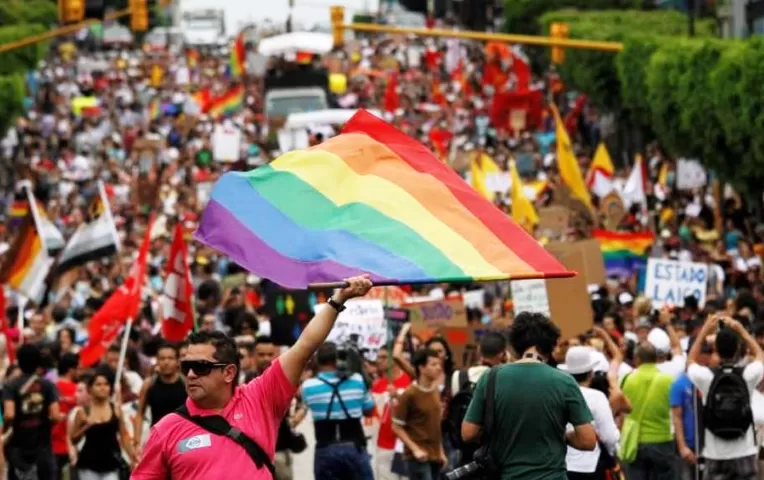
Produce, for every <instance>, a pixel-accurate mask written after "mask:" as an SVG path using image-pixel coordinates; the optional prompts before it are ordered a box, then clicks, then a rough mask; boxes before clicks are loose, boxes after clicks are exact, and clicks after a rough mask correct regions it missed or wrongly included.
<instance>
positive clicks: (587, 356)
mask: <svg viewBox="0 0 764 480" xmlns="http://www.w3.org/2000/svg"><path fill="white" fill-rule="evenodd" d="M592 353H594V352H593V351H592V349H591V348H589V347H570V348H569V349H568V353H567V354H566V355H565V363H563V364H561V365H558V366H557V368H559V369H560V370H562V371H563V372H568V373H570V374H571V375H578V374H580V373H588V372H591V371H593V370H594V367H595V365H596V364H597V359H595V358H594V356H593V355H592Z"/></svg>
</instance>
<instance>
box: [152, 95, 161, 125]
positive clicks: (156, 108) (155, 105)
mask: <svg viewBox="0 0 764 480" xmlns="http://www.w3.org/2000/svg"><path fill="white" fill-rule="evenodd" d="M161 115H162V104H161V103H160V102H159V100H157V99H154V100H152V101H151V103H149V120H158V119H159V117H160V116H161Z"/></svg>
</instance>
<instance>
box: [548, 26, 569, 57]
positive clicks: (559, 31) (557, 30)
mask: <svg viewBox="0 0 764 480" xmlns="http://www.w3.org/2000/svg"><path fill="white" fill-rule="evenodd" d="M549 30H550V32H549V35H550V36H551V37H552V38H554V39H562V38H568V24H567V23H562V22H553V23H552V25H551V28H550V29H549ZM564 61H565V49H564V48H563V47H552V63H556V64H557V65H559V64H561V63H562V62H564Z"/></svg>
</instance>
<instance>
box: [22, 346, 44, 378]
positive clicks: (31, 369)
mask: <svg viewBox="0 0 764 480" xmlns="http://www.w3.org/2000/svg"><path fill="white" fill-rule="evenodd" d="M16 359H17V360H18V363H19V368H20V369H21V371H22V372H24V374H26V375H32V374H33V373H35V372H36V371H37V369H38V368H40V366H41V365H42V352H41V351H40V347H38V346H37V345H33V344H31V343H25V344H23V345H21V346H20V347H19V349H18V350H17V351H16Z"/></svg>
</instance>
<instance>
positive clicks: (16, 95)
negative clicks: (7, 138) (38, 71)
mask: <svg viewBox="0 0 764 480" xmlns="http://www.w3.org/2000/svg"><path fill="white" fill-rule="evenodd" d="M56 16H57V10H56V6H55V4H51V3H50V2H48V1H47V0H28V1H25V2H21V1H18V0H6V1H5V2H0V25H9V26H4V27H0V45H5V44H9V43H13V42H16V41H18V40H22V39H24V38H27V37H30V36H33V35H38V34H40V33H43V32H45V31H48V30H49V29H50V26H51V25H52V24H53V23H54V22H55V21H56ZM47 48H48V47H47V42H38V43H36V44H33V45H28V46H24V47H21V48H16V49H14V50H10V51H7V52H4V53H0V112H1V113H0V136H2V135H4V134H5V131H6V130H7V129H8V127H9V126H10V125H12V124H13V122H14V121H15V119H16V117H17V116H18V115H20V114H21V113H23V111H24V97H25V96H26V85H25V75H26V73H27V72H29V71H30V70H34V69H35V68H37V66H38V65H39V63H40V60H42V59H43V58H44V56H45V52H46V51H47Z"/></svg>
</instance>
